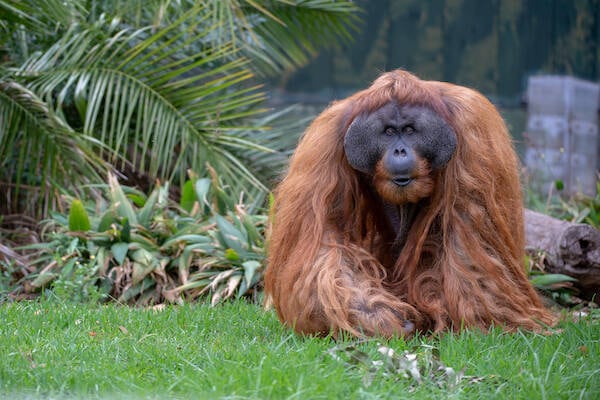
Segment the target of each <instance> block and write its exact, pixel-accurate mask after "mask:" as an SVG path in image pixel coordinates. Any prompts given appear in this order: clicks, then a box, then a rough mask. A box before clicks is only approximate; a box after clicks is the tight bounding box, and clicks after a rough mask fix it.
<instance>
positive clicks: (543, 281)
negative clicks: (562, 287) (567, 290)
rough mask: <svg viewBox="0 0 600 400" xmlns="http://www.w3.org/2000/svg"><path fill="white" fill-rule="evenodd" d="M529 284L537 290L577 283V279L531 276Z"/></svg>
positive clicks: (553, 275)
mask: <svg viewBox="0 0 600 400" xmlns="http://www.w3.org/2000/svg"><path fill="white" fill-rule="evenodd" d="M529 280H530V281H531V284H532V285H533V286H535V287H538V288H545V287H548V286H551V285H555V284H557V283H564V282H577V279H575V278H573V277H571V276H568V275H563V274H542V275H533V276H531V277H530V278H529Z"/></svg>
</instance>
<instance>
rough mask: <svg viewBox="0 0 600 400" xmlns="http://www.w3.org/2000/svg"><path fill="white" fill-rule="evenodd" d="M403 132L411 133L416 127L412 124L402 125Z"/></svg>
mask: <svg viewBox="0 0 600 400" xmlns="http://www.w3.org/2000/svg"><path fill="white" fill-rule="evenodd" d="M402 133H407V134H409V135H410V134H411V133H415V128H414V126H412V125H406V126H404V127H402Z"/></svg>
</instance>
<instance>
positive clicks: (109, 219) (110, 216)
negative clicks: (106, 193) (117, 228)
mask: <svg viewBox="0 0 600 400" xmlns="http://www.w3.org/2000/svg"><path fill="white" fill-rule="evenodd" d="M115 222H117V220H116V218H115V212H114V210H108V211H107V212H105V213H104V215H103V216H102V218H101V219H100V222H99V223H98V229H97V231H98V232H106V231H107V230H109V229H110V228H111V225H112V224H114V223H115Z"/></svg>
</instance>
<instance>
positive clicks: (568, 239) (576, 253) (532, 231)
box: [525, 210, 600, 302]
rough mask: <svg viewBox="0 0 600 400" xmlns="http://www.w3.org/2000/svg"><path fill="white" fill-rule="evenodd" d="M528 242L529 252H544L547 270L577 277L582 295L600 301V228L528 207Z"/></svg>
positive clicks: (526, 238) (526, 213) (577, 284)
mask: <svg viewBox="0 0 600 400" xmlns="http://www.w3.org/2000/svg"><path fill="white" fill-rule="evenodd" d="M525 243H526V249H527V250H528V251H529V252H539V251H542V252H544V254H545V257H544V266H545V269H546V271H547V272H549V273H553V274H564V275H569V276H571V277H573V278H576V279H577V282H574V286H575V287H576V288H577V289H579V296H580V297H581V298H585V299H587V300H591V299H592V298H594V300H595V301H596V302H598V301H599V299H600V230H597V229H594V228H593V227H591V226H590V225H586V224H577V223H572V222H568V221H562V220H559V219H556V218H552V217H550V216H548V215H545V214H541V213H538V212H535V211H531V210H525Z"/></svg>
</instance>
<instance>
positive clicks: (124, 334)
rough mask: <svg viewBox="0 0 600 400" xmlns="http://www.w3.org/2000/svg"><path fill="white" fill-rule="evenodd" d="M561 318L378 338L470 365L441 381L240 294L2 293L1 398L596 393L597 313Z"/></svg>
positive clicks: (369, 345)
mask: <svg viewBox="0 0 600 400" xmlns="http://www.w3.org/2000/svg"><path fill="white" fill-rule="evenodd" d="M561 328H562V330H561V331H560V332H559V333H557V334H554V335H550V336H543V335H535V334H529V333H526V334H521V333H516V334H504V333H501V332H499V331H493V332H492V333H490V334H488V335H484V334H481V333H476V332H464V333H461V334H457V335H449V334H448V335H444V336H442V337H439V338H425V337H420V338H414V339H411V340H410V341H407V342H405V341H403V340H401V339H396V340H392V341H388V342H384V341H380V343H385V345H386V346H388V347H390V348H393V349H395V350H396V353H397V354H399V353H402V352H403V351H405V350H409V351H411V352H415V353H417V354H419V357H421V355H422V354H425V353H426V352H427V351H429V352H431V350H430V348H429V347H426V346H423V344H427V345H431V346H434V347H435V349H437V350H436V351H437V352H439V359H440V360H441V362H442V363H443V364H444V365H446V366H448V367H452V368H453V369H454V370H456V371H459V370H461V369H463V368H464V369H465V371H464V373H465V375H467V376H469V377H465V378H464V379H463V380H462V381H460V383H458V384H457V385H456V386H454V387H448V386H447V385H440V384H439V381H436V380H432V379H429V378H427V377H425V379H424V381H423V383H422V384H421V385H417V384H416V383H414V381H412V380H411V379H408V378H403V377H402V376H400V375H399V374H394V373H390V372H389V371H386V370H383V369H377V370H375V369H374V368H372V371H369V368H368V367H367V366H366V365H367V364H370V363H371V359H372V360H376V359H378V353H377V348H378V342H377V341H376V340H372V341H366V342H361V343H357V344H356V347H357V348H358V349H359V350H360V354H362V355H363V356H365V355H366V357H367V359H366V361H365V360H364V359H363V360H362V361H360V362H357V364H356V365H353V366H351V365H349V364H347V363H343V362H340V361H339V360H336V359H334V358H333V357H332V356H331V354H330V353H331V352H330V350H331V349H334V348H338V349H339V348H343V347H344V346H346V345H348V344H350V343H351V341H342V342H341V343H340V342H337V343H336V342H334V341H332V340H330V339H317V338H305V337H300V336H297V335H295V334H293V333H291V332H290V331H289V330H287V329H286V328H284V327H282V326H281V325H280V324H279V322H278V321H277V318H276V317H275V316H274V314H273V313H272V312H265V311H263V310H262V309H261V308H259V307H257V306H255V305H250V304H246V303H244V302H232V303H226V304H224V305H221V306H219V307H215V308H210V307H207V306H204V305H200V304H196V305H185V306H173V307H167V308H166V309H165V310H163V311H160V312H154V311H151V310H148V309H134V308H126V307H122V306H118V305H115V304H109V305H105V306H92V305H75V304H63V303H58V302H51V301H48V300H44V301H38V302H29V303H28V302H20V303H12V304H3V305H0V398H8V397H9V396H10V397H12V398H48V397H51V398H133V399H138V398H160V399H163V398H182V399H188V398H194V399H196V398H199V399H202V398H210V399H213V398H236V399H237V398H260V399H271V398H273V399H280V398H299V399H317V398H322V399H336V398H338V399H339V398H341V399H363V398H364V399H371V398H432V399H437V398H461V399H463V398H472V399H489V398H507V399H578V398H583V399H596V398H599V396H600V324H599V323H598V321H591V320H584V321H581V322H578V323H566V324H564V325H563V326H561ZM336 346H337V347H336ZM341 353H342V355H352V354H351V353H350V352H348V353H344V352H343V351H342V352H341Z"/></svg>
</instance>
